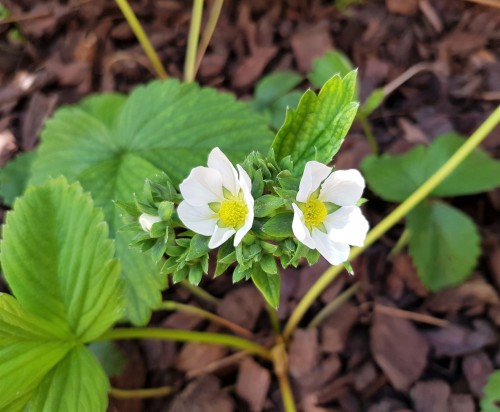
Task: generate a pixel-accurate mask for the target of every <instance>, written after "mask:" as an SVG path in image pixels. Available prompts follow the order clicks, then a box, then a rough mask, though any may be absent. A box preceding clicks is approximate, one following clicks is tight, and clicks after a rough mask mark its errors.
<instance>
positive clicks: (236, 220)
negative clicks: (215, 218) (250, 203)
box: [219, 197, 248, 229]
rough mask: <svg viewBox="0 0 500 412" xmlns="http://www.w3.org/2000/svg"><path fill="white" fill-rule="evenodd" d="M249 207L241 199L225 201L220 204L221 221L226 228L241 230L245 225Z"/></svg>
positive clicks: (234, 198) (235, 198)
mask: <svg viewBox="0 0 500 412" xmlns="http://www.w3.org/2000/svg"><path fill="white" fill-rule="evenodd" d="M247 213H248V207H247V205H246V203H245V201H244V200H243V199H241V198H239V197H233V198H231V199H224V200H223V201H222V203H221V204H220V209H219V220H220V221H221V222H222V224H223V225H224V226H226V227H232V228H237V229H238V228H240V227H241V226H243V225H244V224H245V218H246V217H247Z"/></svg>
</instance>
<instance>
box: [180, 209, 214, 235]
mask: <svg viewBox="0 0 500 412" xmlns="http://www.w3.org/2000/svg"><path fill="white" fill-rule="evenodd" d="M177 214H178V215H179V219H180V220H181V221H182V223H184V225H185V226H186V227H187V228H188V229H191V230H192V231H193V232H196V233H199V234H200V235H203V236H211V235H212V234H213V233H214V230H215V227H216V226H217V221H218V216H217V214H216V213H214V212H213V211H212V210H211V209H210V208H209V207H208V205H202V206H192V205H190V204H189V203H188V202H186V201H185V200H184V201H182V202H181V204H180V205H179V206H178V207H177Z"/></svg>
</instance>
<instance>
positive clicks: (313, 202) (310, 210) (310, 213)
mask: <svg viewBox="0 0 500 412" xmlns="http://www.w3.org/2000/svg"><path fill="white" fill-rule="evenodd" d="M303 212H304V221H305V224H306V226H308V227H310V228H313V227H317V226H319V225H321V224H322V223H323V222H324V221H325V218H326V215H327V214H328V210H327V209H326V206H325V204H324V203H323V202H322V201H321V200H319V199H311V198H309V199H307V202H306V204H305V206H304V209H303Z"/></svg>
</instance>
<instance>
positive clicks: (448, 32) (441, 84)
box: [0, 0, 500, 412]
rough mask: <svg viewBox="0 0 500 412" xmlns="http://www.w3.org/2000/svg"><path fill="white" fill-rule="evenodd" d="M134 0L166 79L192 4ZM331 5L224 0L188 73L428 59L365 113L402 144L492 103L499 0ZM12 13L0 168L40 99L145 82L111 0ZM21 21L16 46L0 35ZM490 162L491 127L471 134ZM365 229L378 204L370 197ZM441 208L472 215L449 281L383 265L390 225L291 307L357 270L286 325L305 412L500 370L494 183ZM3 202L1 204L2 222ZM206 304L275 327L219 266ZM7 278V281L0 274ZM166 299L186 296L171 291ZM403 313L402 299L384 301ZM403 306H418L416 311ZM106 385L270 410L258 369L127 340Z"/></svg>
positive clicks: (377, 215)
mask: <svg viewBox="0 0 500 412" xmlns="http://www.w3.org/2000/svg"><path fill="white" fill-rule="evenodd" d="M188 3H189V2H181V1H174V0H157V1H149V0H139V1H134V2H132V5H133V7H134V10H135V11H136V13H137V15H138V17H139V19H140V21H141V22H143V24H144V26H145V29H146V31H147V32H148V34H149V35H150V38H151V40H152V42H153V44H154V46H155V48H156V49H157V50H158V51H159V54H160V57H161V59H162V61H163V62H165V65H166V69H167V71H168V73H169V74H170V75H172V76H174V77H180V76H181V73H182V67H183V60H184V49H185V45H186V37H187V31H188V24H189V16H190V9H189V7H190V3H189V4H188ZM332 3H333V2H332V1H323V2H321V1H318V0H312V1H309V2H306V1H303V0H289V1H274V2H269V1H264V0H257V1H250V0H241V1H235V0H233V1H226V2H225V6H224V9H223V13H222V16H221V19H220V21H219V24H218V27H217V29H216V32H215V35H214V38H213V40H212V42H211V45H210V47H209V50H208V52H207V55H206V56H205V58H204V60H203V62H202V64H201V67H200V71H199V75H198V80H199V81H200V83H201V84H203V85H210V86H214V87H217V88H219V89H224V90H229V91H232V92H234V93H236V94H237V95H238V96H240V97H241V98H248V97H250V96H251V94H252V89H253V86H254V85H255V82H256V81H257V80H258V79H259V78H260V77H261V76H262V75H264V74H266V73H270V72H273V71H277V70H285V69H294V70H297V71H299V72H301V73H302V74H306V73H307V71H308V70H309V69H310V67H311V62H312V59H313V58H314V57H317V56H321V55H322V54H323V53H324V52H325V51H326V50H329V49H332V48H335V49H338V50H341V51H343V52H345V53H346V54H347V55H348V56H349V57H350V58H351V59H352V61H353V62H354V65H355V66H358V67H359V68H360V79H361V96H362V97H365V96H367V95H368V94H369V93H370V91H372V90H373V89H374V88H375V87H379V86H382V85H385V84H388V83H390V82H391V81H392V80H394V79H395V78H397V77H398V76H399V75H400V74H402V73H403V72H404V71H406V70H407V69H409V68H411V67H413V66H414V65H416V64H418V63H422V62H427V63H430V64H429V66H428V67H427V69H426V70H424V71H422V72H420V73H419V74H417V75H415V76H414V77H412V78H411V79H410V80H409V81H408V82H406V83H404V84H403V85H402V86H400V87H399V88H397V90H396V91H395V92H394V93H392V94H391V96H390V97H389V98H388V99H387V100H386V102H384V104H383V106H382V107H381V108H380V109H378V110H377V111H376V112H375V113H374V114H373V115H372V116H371V118H370V120H371V122H372V125H373V127H374V131H375V135H376V137H377V140H378V142H379V144H380V145H381V147H382V148H383V150H384V151H386V152H390V153H400V152H403V151H405V150H407V149H408V148H409V147H411V146H412V145H414V144H416V143H420V142H426V141H432V139H434V138H435V137H436V136H438V135H439V134H441V133H443V132H446V131H457V132H460V133H463V134H465V135H468V134H470V133H471V132H472V131H473V130H474V129H475V128H476V127H477V126H478V125H479V124H480V123H481V122H482V121H483V120H484V119H485V118H486V116H487V115H488V114H489V113H490V112H491V111H492V110H493V108H494V107H496V105H497V104H498V100H499V99H500V10H497V9H493V8H487V7H485V6H479V5H474V4H472V3H466V2H463V1H461V0H436V1H430V0H405V1H399V0H386V1H385V2H384V1H366V2H365V3H364V4H361V5H358V6H355V7H351V8H349V9H348V10H347V11H346V12H344V13H341V12H339V11H338V10H336V9H335V8H334V7H333V6H332ZM3 4H4V5H5V6H6V7H7V8H8V9H9V10H10V11H11V12H12V15H13V17H12V20H13V21H16V22H17V23H16V24H1V23H0V53H1V56H2V57H1V58H0V84H1V87H0V166H1V165H3V164H4V163H5V162H6V161H7V160H8V159H9V158H11V157H13V156H15V154H16V153H17V152H20V151H29V150H32V149H33V148H34V147H36V145H37V142H38V136H39V133H40V130H41V128H42V126H43V123H44V121H45V119H46V118H47V117H49V116H50V115H51V114H52V113H53V111H54V110H55V109H56V108H57V107H59V106H61V105H63V104H68V103H74V102H78V101H79V100H80V99H82V98H83V97H84V96H86V95H88V94H89V93H92V92H102V91H112V90H113V91H121V92H128V91H129V90H130V89H131V88H133V87H134V86H135V85H137V84H141V83H144V82H147V81H148V80H150V79H152V78H153V77H154V74H153V72H152V70H151V68H150V65H149V63H148V60H147V58H146V57H145V56H144V54H143V52H142V50H141V48H140V47H139V46H138V45H137V42H136V41H135V39H134V36H133V33H132V32H131V30H130V28H129V27H128V25H127V24H126V22H125V21H124V19H123V17H122V15H121V13H120V11H119V10H118V8H117V7H116V5H115V4H114V2H113V1H111V0H100V1H95V0H69V1H57V0H48V1H44V2H40V1H37V0H19V1H18V0H3ZM16 27H18V28H19V29H20V30H21V31H22V33H23V35H24V40H21V41H14V40H9V37H8V31H9V30H11V29H13V28H16ZM483 148H485V149H486V150H488V151H489V152H490V154H491V155H493V156H497V157H500V128H497V129H496V130H495V131H494V132H493V133H492V134H491V136H490V137H488V139H486V140H485V142H484V143H483ZM368 153H369V146H368V144H367V142H366V140H365V138H364V136H363V134H362V130H361V128H360V127H359V126H358V125H354V126H353V128H352V130H351V132H350V134H349V137H348V138H347V140H346V143H345V144H344V146H343V148H342V150H341V152H340V154H339V155H338V157H337V159H336V166H337V167H338V168H340V169H345V168H350V167H358V166H359V162H360V160H361V159H362V158H363V157H364V156H366V155H367V154H368ZM366 197H368V198H369V199H370V202H369V204H368V205H367V208H366V212H367V215H368V218H369V220H370V222H371V224H372V226H373V225H375V224H376V223H377V222H378V221H380V220H381V219H382V218H383V217H384V216H385V215H387V213H388V211H390V210H391V208H392V207H393V205H391V204H387V203H385V202H382V201H381V200H379V199H376V197H375V196H374V195H373V194H371V193H367V195H366ZM453 203H454V204H455V205H456V206H458V207H460V208H461V209H462V210H464V211H465V212H466V213H468V214H469V215H470V216H471V217H472V218H473V219H474V220H475V222H476V223H477V224H478V226H479V228H480V232H481V235H482V239H483V255H482V257H481V260H480V262H479V265H478V267H477V268H476V270H475V272H474V273H473V274H472V276H471V277H470V279H469V280H468V281H467V282H466V283H464V284H463V285H461V286H457V287H455V288H450V289H447V290H443V291H441V292H439V293H436V294H431V293H428V292H427V291H426V290H425V289H424V288H423V286H422V284H421V282H420V281H419V279H418V277H417V275H416V272H415V269H414V267H413V266H412V262H411V259H410V258H409V256H408V255H407V254H406V253H402V254H400V255H399V256H396V257H395V258H394V259H393V260H392V261H391V260H388V253H389V251H390V249H391V248H392V246H394V244H395V242H396V240H397V239H398V237H399V235H400V234H401V231H402V225H400V226H398V227H396V228H394V229H393V230H391V231H390V232H389V233H388V234H387V235H386V236H384V237H383V238H382V239H381V240H380V241H379V242H378V243H377V244H376V245H374V246H372V247H371V248H370V249H369V250H368V251H367V252H366V253H365V254H364V255H363V256H362V257H360V258H359V259H358V260H357V261H356V262H354V264H353V266H354V269H355V272H356V279H353V278H350V277H348V276H347V275H345V276H342V277H340V278H339V279H337V280H336V281H335V282H334V283H333V284H332V285H331V286H330V287H329V288H328V289H327V290H326V291H325V292H324V293H323V295H322V296H321V299H320V300H319V301H318V302H317V303H316V304H315V305H314V306H313V308H312V309H311V311H310V313H309V314H308V316H307V319H305V322H304V324H303V326H304V327H305V325H307V320H310V319H311V317H312V316H313V315H314V314H315V313H317V311H318V310H319V309H320V308H321V307H322V306H323V305H324V304H325V303H326V302H329V301H331V300H332V299H333V298H334V297H335V296H337V295H338V294H339V293H340V292H342V291H343V290H345V288H347V287H348V286H349V285H350V284H352V283H353V282H354V281H355V280H359V281H360V282H361V285H362V287H361V289H360V290H359V291H358V292H357V294H356V296H355V297H354V298H353V299H351V300H350V301H349V302H348V303H346V304H344V305H343V306H342V307H340V308H339V309H338V310H337V311H336V312H335V313H333V314H332V315H331V316H330V317H329V318H328V319H327V320H326V321H325V322H324V323H323V324H322V325H321V326H320V327H319V328H318V329H299V330H297V331H296V332H295V334H294V337H293V341H292V344H291V346H290V353H289V355H290V358H289V366H290V376H291V379H292V386H293V388H294V393H295V396H296V398H297V399H298V401H299V402H300V403H301V405H302V409H303V410H304V411H305V412H324V411H347V412H356V411H368V412H385V411H399V412H403V411H416V412H432V411H436V412H442V411H451V412H469V411H470V412H473V411H475V410H477V405H478V399H479V398H480V397H481V390H482V387H483V385H484V383H485V379H486V377H487V376H488V374H489V373H491V371H492V370H493V369H498V368H500V350H499V347H500V345H499V340H500V337H499V333H498V331H499V327H500V297H499V291H500V221H499V220H498V218H497V216H498V213H499V210H500V192H499V190H496V191H492V192H490V193H488V194H483V195H478V196H470V197H463V198H457V199H454V200H453ZM4 210H5V208H4V209H2V208H0V218H1V217H2V215H3V212H4ZM326 267H327V265H326V264H325V263H324V262H323V263H319V264H318V265H316V266H314V267H312V268H309V267H306V266H304V267H300V268H299V269H298V270H286V271H284V273H283V277H282V282H283V285H282V303H281V306H280V311H279V317H280V319H282V320H284V319H286V318H287V317H288V316H289V314H290V313H291V311H292V310H293V308H294V307H295V305H296V303H297V301H298V300H299V299H300V297H301V296H303V294H304V293H305V291H307V289H308V288H309V287H310V286H311V284H312V283H313V282H314V280H315V279H317V278H318V277H319V276H320V275H321V273H322V272H323V270H324V269H326ZM204 287H206V289H207V290H209V291H210V292H211V293H213V294H214V295H216V296H217V297H219V298H221V301H220V303H219V305H218V307H217V308H211V309H214V310H216V311H217V312H218V313H219V314H221V315H222V316H225V317H227V318H229V319H231V320H233V321H234V322H236V323H238V324H240V325H242V326H244V327H246V328H249V329H251V330H253V331H254V332H255V333H256V335H257V336H258V338H259V339H263V340H266V339H268V338H269V337H270V336H271V335H272V330H271V327H270V324H269V321H268V319H267V314H266V311H265V308H264V305H263V304H262V301H261V298H260V296H259V295H258V293H257V292H256V291H255V289H254V288H253V286H251V285H249V284H247V285H245V284H241V285H239V286H238V287H237V288H234V287H233V286H232V285H231V281H230V279H228V277H222V278H219V279H217V280H216V281H206V282H204ZM2 288H3V289H5V285H3V286H2ZM167 296H168V298H173V299H177V300H179V301H183V302H192V303H197V304H201V303H200V302H196V300H195V299H193V298H192V297H190V296H189V295H187V294H186V293H185V292H184V291H182V290H176V289H175V288H174V289H172V290H169V291H168V292H167ZM398 309H401V310H403V311H404V312H403V311H401V310H398ZM415 314H417V316H415ZM152 324H153V325H156V326H165V327H177V328H187V329H196V330H208V331H212V332H213V331H218V330H219V329H218V328H217V327H216V326H214V325H211V324H209V323H207V322H206V321H201V320H199V319H196V318H193V317H192V316H191V315H186V314H179V313H176V314H155V315H154V317H153V320H152ZM122 349H123V351H124V352H125V353H126V356H127V358H128V363H127V365H126V368H125V371H124V373H123V374H122V376H120V377H116V378H114V379H113V381H112V383H113V385H114V386H116V387H120V388H141V387H158V386H162V385H172V386H173V387H174V394H173V395H171V396H169V397H167V398H161V399H154V400H148V401H142V402H141V401H130V400H127V401H117V400H112V402H111V404H110V408H109V409H110V410H111V411H120V412H122V411H125V412H136V411H137V412H138V411H151V412H154V411H172V412H177V411H193V412H195V411H203V412H211V411H213V412H226V411H227V412H230V411H247V410H252V411H261V410H264V411H279V410H282V406H281V400H280V395H279V390H278V386H277V383H276V381H275V380H274V377H273V376H272V373H271V371H270V365H268V364H265V363H260V361H255V360H252V359H250V358H248V357H242V356H241V355H238V354H236V355H235V354H233V353H232V352H230V351H228V350H226V349H224V348H220V347H215V346H209V345H198V344H186V345H178V344H175V343H172V342H152V341H141V342H132V343H131V342H128V343H127V344H124V345H122Z"/></svg>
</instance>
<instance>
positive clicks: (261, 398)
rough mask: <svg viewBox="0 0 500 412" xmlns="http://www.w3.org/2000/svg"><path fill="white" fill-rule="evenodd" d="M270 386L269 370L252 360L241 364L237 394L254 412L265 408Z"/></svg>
mask: <svg viewBox="0 0 500 412" xmlns="http://www.w3.org/2000/svg"><path fill="white" fill-rule="evenodd" d="M270 384H271V374H270V372H269V370H268V369H266V368H263V367H262V366H260V365H259V364H258V363H257V362H255V361H254V360H253V359H250V358H246V359H245V360H244V361H243V362H241V364H240V368H239V373H238V379H237V381H236V393H237V394H238V396H240V397H241V398H242V399H244V400H245V401H246V402H247V403H248V404H249V406H250V410H251V411H252V412H260V411H262V409H263V408H264V403H265V401H266V396H267V392H268V391H269V386H270Z"/></svg>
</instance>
